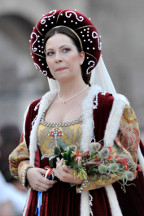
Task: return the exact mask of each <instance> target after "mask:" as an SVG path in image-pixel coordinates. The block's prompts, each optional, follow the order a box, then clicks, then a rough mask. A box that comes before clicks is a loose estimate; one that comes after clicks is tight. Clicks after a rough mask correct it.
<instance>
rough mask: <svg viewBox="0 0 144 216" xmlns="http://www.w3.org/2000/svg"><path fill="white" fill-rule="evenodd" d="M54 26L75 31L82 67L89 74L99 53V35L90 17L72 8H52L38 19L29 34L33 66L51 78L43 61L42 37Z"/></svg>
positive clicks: (96, 61)
mask: <svg viewBox="0 0 144 216" xmlns="http://www.w3.org/2000/svg"><path fill="white" fill-rule="evenodd" d="M56 26H66V27H68V28H70V29H71V30H72V31H74V32H75V34H76V35H77V37H78V38H79V40H80V41H81V45H82V48H83V51H84V52H85V61H84V63H83V65H82V69H83V71H85V72H86V74H89V73H90V72H91V70H92V69H93V68H94V67H95V66H96V64H97V63H98V60H99V57H100V54H101V41H100V36H99V34H98V32H97V30H96V28H95V26H94V25H93V23H92V22H91V21H90V19H88V18H87V17H86V16H84V15H83V14H81V13H79V12H77V11H73V10H53V11H50V12H49V13H48V14H46V15H44V16H43V17H42V18H41V19H40V20H39V21H38V23H37V24H36V26H35V27H34V29H33V32H32V34H31V43H30V48H31V55H32V58H33V61H34V65H35V67H36V68H37V69H39V70H40V71H41V72H42V73H43V74H44V75H46V76H48V77H49V78H53V77H52V75H51V73H50V71H49V68H48V66H47V64H46V61H45V52H44V37H45V35H46V33H47V32H48V31H49V30H50V29H52V28H54V27H56Z"/></svg>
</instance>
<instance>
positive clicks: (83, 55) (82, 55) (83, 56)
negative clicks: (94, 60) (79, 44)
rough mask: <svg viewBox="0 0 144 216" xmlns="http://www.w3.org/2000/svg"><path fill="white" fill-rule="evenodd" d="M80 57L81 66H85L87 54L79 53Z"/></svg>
mask: <svg viewBox="0 0 144 216" xmlns="http://www.w3.org/2000/svg"><path fill="white" fill-rule="evenodd" d="M79 57H80V65H82V64H83V62H84V60H85V52H84V51H81V52H80V53H79Z"/></svg>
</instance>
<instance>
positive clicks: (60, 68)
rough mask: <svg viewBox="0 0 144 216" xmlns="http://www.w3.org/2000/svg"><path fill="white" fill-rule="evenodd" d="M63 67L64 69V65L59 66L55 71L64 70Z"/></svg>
mask: <svg viewBox="0 0 144 216" xmlns="http://www.w3.org/2000/svg"><path fill="white" fill-rule="evenodd" d="M65 69H66V67H59V68H57V69H56V71H62V70H65Z"/></svg>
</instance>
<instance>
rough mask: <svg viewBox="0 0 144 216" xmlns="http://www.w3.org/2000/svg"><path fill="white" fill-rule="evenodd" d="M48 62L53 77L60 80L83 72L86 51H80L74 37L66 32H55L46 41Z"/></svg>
mask: <svg viewBox="0 0 144 216" xmlns="http://www.w3.org/2000/svg"><path fill="white" fill-rule="evenodd" d="M45 49H46V62H47V65H48V67H49V69H50V72H51V74H52V75H53V77H54V78H55V79H56V80H58V81H60V80H61V79H69V78H72V77H77V76H78V74H79V75H80V74H81V65H82V63H83V61H84V58H85V55H84V52H83V51H82V52H80V53H79V52H78V50H77V47H76V46H75V45H74V43H73V41H72V39H71V38H70V37H68V36H67V35H65V34H61V33H58V34H55V35H54V36H52V37H50V38H49V39H48V41H47V42H46V46H45Z"/></svg>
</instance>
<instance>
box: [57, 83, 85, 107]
mask: <svg viewBox="0 0 144 216" xmlns="http://www.w3.org/2000/svg"><path fill="white" fill-rule="evenodd" d="M87 88H88V85H87V86H86V87H85V88H84V89H82V90H81V91H79V92H78V93H77V94H75V95H73V96H72V97H70V98H68V99H66V100H63V99H62V98H61V97H60V95H59V92H58V98H59V100H60V101H61V102H63V103H64V104H65V103H66V102H68V101H69V100H71V99H72V98H74V97H77V96H78V95H80V94H81V93H82V92H84V91H85V90H86V89H87Z"/></svg>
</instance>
